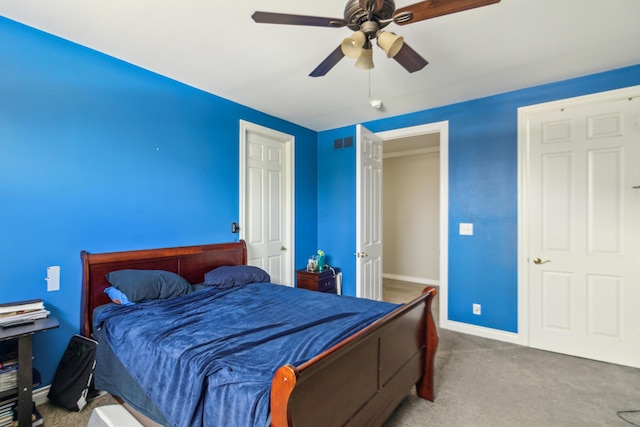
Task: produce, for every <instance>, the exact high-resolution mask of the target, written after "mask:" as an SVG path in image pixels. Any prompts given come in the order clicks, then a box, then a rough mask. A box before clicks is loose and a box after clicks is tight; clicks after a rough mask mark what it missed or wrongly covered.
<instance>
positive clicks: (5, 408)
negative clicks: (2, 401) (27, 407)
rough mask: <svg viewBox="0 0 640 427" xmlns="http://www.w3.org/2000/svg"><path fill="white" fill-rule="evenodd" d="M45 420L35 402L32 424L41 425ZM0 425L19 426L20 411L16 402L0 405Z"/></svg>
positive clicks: (5, 426)
mask: <svg viewBox="0 0 640 427" xmlns="http://www.w3.org/2000/svg"><path fill="white" fill-rule="evenodd" d="M43 421H44V420H43V419H42V415H40V412H38V410H37V409H36V405H35V403H33V404H32V406H31V426H32V427H36V426H41V425H42V424H43ZM0 427H18V411H17V408H16V404H15V403H8V404H6V405H0Z"/></svg>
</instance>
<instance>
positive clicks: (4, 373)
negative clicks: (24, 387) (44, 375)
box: [0, 340, 42, 427]
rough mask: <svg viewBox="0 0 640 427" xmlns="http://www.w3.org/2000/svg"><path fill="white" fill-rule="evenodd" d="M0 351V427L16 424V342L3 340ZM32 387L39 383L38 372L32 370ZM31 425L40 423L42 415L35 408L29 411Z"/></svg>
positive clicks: (11, 426)
mask: <svg viewBox="0 0 640 427" xmlns="http://www.w3.org/2000/svg"><path fill="white" fill-rule="evenodd" d="M2 344H3V346H2V349H1V351H0V427H16V426H17V425H18V421H17V419H18V408H17V407H18V343H17V341H16V340H12V341H4V342H2ZM32 379H33V384H32V387H37V386H39V385H40V372H38V370H37V369H35V368H34V369H33V371H32ZM31 419H32V424H31V425H32V426H37V425H40V424H42V417H41V416H40V414H39V413H38V411H37V410H36V408H35V405H34V406H33V408H32V413H31Z"/></svg>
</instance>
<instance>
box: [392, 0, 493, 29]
mask: <svg viewBox="0 0 640 427" xmlns="http://www.w3.org/2000/svg"><path fill="white" fill-rule="evenodd" d="M494 3H500V0H425V1H423V2H420V3H416V4H412V5H411V6H406V7H402V8H400V9H398V10H396V12H395V14H394V15H399V14H406V13H407V12H411V13H412V14H413V17H412V18H411V19H402V20H398V21H396V24H398V25H406V24H411V23H412V22H418V21H424V20H425V19H430V18H436V17H438V16H442V15H448V14H450V13H456V12H462V11H464V10H468V9H474V8H476V7H482V6H488V5H490V4H494Z"/></svg>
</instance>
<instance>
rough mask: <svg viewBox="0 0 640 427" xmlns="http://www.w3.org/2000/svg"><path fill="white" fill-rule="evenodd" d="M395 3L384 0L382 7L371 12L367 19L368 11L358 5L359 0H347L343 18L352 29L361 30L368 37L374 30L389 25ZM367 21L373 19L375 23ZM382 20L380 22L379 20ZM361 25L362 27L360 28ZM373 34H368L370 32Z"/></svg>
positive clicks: (372, 35)
mask: <svg viewBox="0 0 640 427" xmlns="http://www.w3.org/2000/svg"><path fill="white" fill-rule="evenodd" d="M395 10H396V5H395V3H394V1H393V0H384V2H383V4H382V8H381V9H380V10H378V11H377V12H374V13H373V14H372V17H371V19H369V12H368V11H366V10H364V9H362V8H361V7H360V1H359V0H349V1H348V2H347V5H346V6H345V8H344V20H345V21H346V22H347V26H348V27H349V28H350V29H351V30H352V31H360V30H362V31H363V32H364V33H365V34H367V35H368V36H370V37H375V32H376V31H377V30H380V29H382V28H384V27H386V26H387V25H389V24H390V23H391V22H392V21H391V19H392V18H393V13H394V12H395ZM367 21H373V22H375V23H376V24H377V25H375V30H374V29H373V28H374V26H373V25H372V24H367ZM380 21H382V22H380ZM361 27H362V28H361ZM372 32H373V34H370V33H372Z"/></svg>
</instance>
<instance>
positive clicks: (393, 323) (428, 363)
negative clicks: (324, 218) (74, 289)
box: [81, 241, 438, 427]
mask: <svg viewBox="0 0 640 427" xmlns="http://www.w3.org/2000/svg"><path fill="white" fill-rule="evenodd" d="M81 259H82V264H83V277H82V310H81V312H82V319H81V333H82V334H83V335H85V336H94V337H97V338H98V341H99V342H100V345H99V346H98V348H99V349H100V351H99V352H98V356H97V358H98V360H97V366H96V378H98V376H99V375H102V378H107V380H106V381H110V380H112V379H114V378H118V379H120V378H126V380H125V383H126V385H125V386H118V387H115V386H114V389H113V390H109V389H107V390H106V391H109V392H110V393H111V394H114V395H115V396H117V398H119V399H121V400H123V401H124V402H126V403H128V404H129V406H131V407H133V408H134V409H135V410H137V411H139V412H141V413H142V414H144V415H146V416H147V417H149V418H150V419H152V420H154V421H155V422H158V423H160V424H175V425H191V424H192V423H195V425H197V424H198V423H203V421H202V420H203V419H206V420H207V421H206V422H204V423H205V424H207V425H217V424H216V423H214V422H212V421H211V418H209V417H210V416H212V414H214V413H216V412H217V413H222V412H225V413H226V412H230V413H231V414H233V412H231V409H234V408H235V409H237V408H241V409H240V410H239V412H238V411H237V413H238V414H240V413H244V412H247V411H248V412H250V413H252V414H254V413H255V414H257V417H258V418H257V419H258V420H259V422H262V420H264V424H263V425H266V424H270V425H272V426H276V427H278V426H316V425H317V426H332V425H354V426H360V425H362V426H375V425H381V424H382V423H383V422H384V421H385V420H386V419H387V418H388V416H389V415H390V414H391V413H392V412H393V410H394V409H395V408H396V407H397V406H398V405H399V403H400V402H401V401H402V400H403V398H404V397H405V396H406V395H407V394H408V393H409V392H410V390H411V388H412V387H413V386H414V385H415V386H416V392H417V394H418V396H420V397H422V398H424V399H427V400H431V401H432V400H433V399H434V370H433V366H434V358H435V353H436V348H437V345H438V335H437V331H436V326H435V322H434V319H433V316H432V313H431V303H432V300H433V298H434V296H435V295H436V291H435V288H433V287H427V288H426V289H425V290H424V292H423V294H422V295H421V296H420V297H418V298H416V299H415V300H414V301H412V302H410V303H407V304H403V305H400V306H397V307H396V306H391V307H390V306H389V305H385V304H386V303H379V302H373V301H368V300H363V299H356V298H352V297H345V296H338V295H325V294H321V293H319V292H313V291H307V290H303V289H296V288H288V287H285V286H280V285H273V284H269V283H251V284H250V285H246V286H242V287H238V288H232V289H223V290H222V291H218V290H209V289H205V290H200V291H198V292H193V293H190V294H188V295H185V296H181V297H179V298H174V299H171V300H168V301H162V302H161V304H167V305H166V306H162V308H160V305H153V306H152V304H151V303H149V305H148V307H147V306H145V307H144V310H145V311H144V313H145V315H144V316H141V317H139V318H138V320H135V321H134V322H139V321H140V320H139V319H143V318H147V317H149V318H151V317H152V316H151V313H153V312H154V311H157V312H158V313H173V312H175V313H181V314H180V315H178V316H176V322H178V323H176V324H177V325H179V327H174V328H173V329H172V330H171V332H170V333H171V334H174V333H176V334H183V336H187V335H184V334H189V335H188V336H190V337H193V339H189V340H186V339H183V341H190V342H191V341H194V342H198V344H197V346H204V347H197V348H198V349H199V348H206V349H207V351H204V352H195V353H194V350H193V349H192V348H190V349H188V350H185V353H181V354H179V355H178V356H175V355H173V356H171V355H169V354H168V353H171V352H172V351H173V350H174V349H175V348H177V347H175V346H174V347H170V348H168V352H167V354H166V355H162V356H161V358H160V359H157V360H155V362H154V363H148V365H153V366H160V365H161V364H162V360H163V358H167V360H169V359H168V358H169V357H177V358H176V359H174V361H173V364H174V365H175V369H164V370H162V372H163V373H162V374H161V375H160V374H158V375H156V378H155V379H153V378H151V379H147V380H145V379H144V378H140V377H141V375H140V374H139V373H138V374H136V373H133V372H128V371H129V368H131V366H129V365H128V364H135V363H136V362H135V358H134V357H132V356H125V355H123V354H120V355H117V356H116V352H114V351H113V350H114V348H111V347H118V344H117V342H118V341H120V340H121V336H120V335H118V334H119V332H117V331H122V330H127V331H129V330H135V331H136V333H137V334H138V335H140V336H138V335H136V337H137V338H136V340H138V339H140V340H142V337H141V336H142V335H144V333H146V332H144V331H145V327H144V326H143V325H141V324H140V327H139V328H138V327H137V324H136V323H134V325H136V326H135V327H127V328H123V327H122V326H121V327H120V329H118V327H117V326H116V325H118V323H117V322H118V321H122V322H124V321H125V320H124V319H125V318H126V317H127V316H131V315H130V314H127V316H125V315H124V314H122V315H121V313H124V312H126V311H127V310H128V311H131V312H135V310H138V313H140V308H141V307H142V305H144V304H146V303H144V302H143V304H142V305H141V306H140V307H137V308H135V309H133V308H131V307H121V306H116V305H114V304H113V303H112V301H111V299H110V298H109V297H108V296H107V295H106V294H105V293H104V291H105V289H106V288H108V287H110V283H109V282H108V281H107V279H106V277H105V276H106V275H107V274H108V273H110V272H114V271H119V270H162V271H167V272H172V273H175V274H177V275H179V276H181V277H183V278H184V279H186V280H187V281H188V282H189V283H191V284H199V283H202V282H203V278H204V276H205V275H206V274H207V273H208V272H210V271H212V270H214V269H216V268H217V267H222V266H244V265H246V263H247V250H246V245H245V243H244V242H243V241H239V242H232V243H221V244H211V245H198V246H187V247H176V248H164V249H149V250H136V251H125V252H111V253H96V254H90V253H87V252H86V251H83V252H82V253H81ZM270 294H275V295H276V296H275V297H274V298H273V300H277V301H278V303H281V301H287V300H288V298H289V296H288V295H290V294H291V295H293V296H292V297H291V298H293V299H292V300H291V301H293V302H292V303H289V304H285V305H284V306H281V308H278V309H273V310H271V313H273V312H278V313H280V312H281V313H287V314H286V315H285V316H295V313H296V311H297V312H301V313H303V314H304V317H305V318H308V319H303V320H304V321H306V320H308V321H310V322H311V320H310V319H311V318H312V316H313V313H312V312H313V307H315V306H319V307H326V309H327V311H329V310H330V309H331V307H334V306H336V307H337V309H336V310H338V311H337V312H335V313H334V314H332V315H331V316H332V318H331V319H334V320H335V319H338V318H339V319H340V321H339V322H336V321H334V320H331V319H329V320H317V321H313V322H314V323H313V325H312V326H313V327H307V326H304V327H299V328H298V329H300V330H303V331H305V332H308V331H311V330H314V327H316V326H317V327H319V328H320V329H322V330H323V331H324V330H325V329H327V328H329V330H331V329H330V328H332V327H333V326H328V325H333V324H336V323H340V324H341V325H343V324H347V325H349V322H351V323H352V325H351V326H350V327H351V329H352V330H341V331H337V332H335V333H334V334H333V335H332V336H331V337H328V338H326V339H325V338H322V337H321V336H320V334H318V335H317V336H316V335H314V337H313V339H308V338H304V339H302V340H301V341H295V338H287V340H288V341H282V342H286V345H282V344H280V346H279V347H278V349H279V350H278V351H276V352H273V351H271V350H263V349H262V348H261V347H259V346H258V345H260V342H259V341H260V340H257V341H256V340H255V337H253V336H251V338H247V340H246V342H244V341H243V342H244V345H245V347H244V350H243V351H241V352H234V357H235V356H236V355H237V354H245V353H246V354H248V353H252V352H253V353H257V354H259V355H261V356H262V355H268V356H264V357H262V358H260V359H259V360H260V363H261V364H262V363H264V364H265V366H267V367H266V368H261V369H254V371H253V372H249V374H250V375H255V379H254V378H253V377H250V379H249V380H247V379H246V375H247V372H242V374H243V375H245V377H243V381H245V382H246V383H247V384H250V386H249V388H250V389H251V388H252V387H253V386H254V385H256V384H257V385H256V387H253V388H257V387H260V397H261V398H260V399H259V400H260V401H265V400H266V406H267V412H268V413H267V414H264V409H263V410H262V412H260V409H256V408H257V407H258V406H260V405H258V403H253V404H252V403H251V402H245V401H244V400H243V399H244V398H245V397H246V396H249V395H250V393H244V392H243V393H241V394H242V398H233V399H231V400H230V401H229V402H231V403H219V404H217V405H223V406H224V411H220V408H215V407H214V406H216V403H212V402H227V401H226V400H223V398H224V399H226V398H228V397H229V396H228V395H229V394H230V393H229V392H228V391H227V390H226V389H225V390H224V391H223V392H218V391H216V393H219V394H217V395H215V399H208V400H206V399H205V400H202V399H201V400H198V397H197V393H196V392H194V391H193V390H187V389H190V388H193V387H192V384H193V383H194V382H195V383H197V384H196V387H195V388H196V389H198V390H197V392H198V393H202V391H201V390H204V391H207V390H209V389H212V388H213V385H212V384H213V383H214V382H216V381H218V380H215V379H212V378H214V377H215V376H216V375H217V374H216V375H209V374H210V373H209V372H208V371H207V372H208V373H207V374H206V375H198V374H197V373H198V372H202V370H203V369H209V368H207V367H205V368H203V367H198V368H190V367H189V366H187V363H186V360H191V359H207V358H208V359H212V358H213V356H211V357H210V356H209V355H210V353H211V351H213V352H215V351H216V350H215V348H214V347H207V346H208V345H209V344H210V343H211V342H212V341H215V340H214V339H205V338H202V341H198V340H199V339H201V338H200V336H201V335H202V333H203V330H204V329H210V330H216V331H220V330H221V328H213V327H212V328H203V327H202V326H200V327H199V328H198V329H197V330H196V332H188V333H187V329H186V327H187V326H186V324H188V323H193V322H196V321H197V319H199V318H200V312H198V311H194V310H199V309H200V308H199V307H203V310H204V307H208V306H207V305H205V303H204V302H206V301H209V300H211V301H212V303H211V304H215V303H217V301H219V300H222V299H223V298H224V299H226V298H235V299H237V301H239V302H238V303H239V304H248V303H250V302H251V300H252V299H253V300H256V301H257V302H258V303H259V306H269V305H270V304H271V299H270V298H271V297H270V296H269V295H270ZM285 294H286V295H285ZM327 298H329V299H327ZM356 300H359V301H356ZM178 301H180V303H181V304H182V302H183V301H184V302H185V304H186V303H188V304H191V305H189V306H188V307H189V309H188V311H185V307H186V306H185V305H183V306H178V305H177V304H178ZM154 304H155V303H154ZM207 304H208V302H207ZM274 304H275V302H274ZM323 304H324V305H323ZM345 304H348V305H345ZM359 304H364V305H363V306H362V307H363V309H362V310H360V312H358V314H354V313H356V312H357V311H358V310H356V309H355V308H353V309H352V308H351V307H355V306H358V305H359ZM259 306H258V305H257V306H256V308H255V309H250V310H248V312H246V313H245V314H243V315H242V316H246V317H247V319H250V318H251V316H252V315H253V317H261V316H264V314H258V309H259V308H258V307H259ZM299 307H308V308H302V309H300V308H299ZM341 307H342V308H341ZM345 307H347V308H345ZM254 310H255V313H253V311H254ZM376 310H378V311H377V312H376ZM220 311H222V310H221V309H220V310H219V309H216V310H212V309H207V312H215V313H218V312H220ZM320 311H324V309H323V310H320ZM346 312H349V313H348V315H347V314H346ZM352 312H353V313H352ZM94 313H96V314H95V315H96V316H97V317H96V319H95V322H94V319H93V316H94ZM372 313H373V314H372ZM376 313H377V314H376ZM115 314H118V315H115ZM274 315H275V314H274ZM224 316H226V317H225V319H228V320H229V321H228V322H218V324H222V323H227V324H228V326H233V327H234V329H233V331H231V332H229V334H231V335H233V336H234V342H235V341H237V340H240V341H242V340H243V338H240V339H238V338H236V337H238V336H240V335H239V334H238V332H237V330H236V329H237V328H235V326H237V325H239V324H242V323H244V318H243V317H237V315H236V314H233V316H231V315H228V314H224ZM269 316H271V314H269ZM350 316H352V317H355V318H354V319H353V320H350V319H351V317H350ZM358 316H360V317H358ZM362 316H365V317H362ZM366 316H374V317H372V318H371V319H373V320H371V319H369V320H367V319H366ZM113 319H118V320H117V321H116V320H113ZM287 319H288V317H287ZM129 320H131V319H129ZM129 320H127V321H129ZM187 320H188V321H187ZM192 320H193V322H192ZM103 322H104V323H103ZM108 322H115V323H113V325H111V326H109V323H108ZM179 322H183V323H184V326H183V323H179ZM363 322H366V326H364V327H363V325H364V324H363ZM162 323H163V325H164V324H165V323H172V322H165V321H163V322H162ZM281 323H283V324H284V323H290V322H288V321H287V322H281ZM124 324H125V323H121V325H124ZM155 325H157V324H155ZM270 325H271V323H270ZM305 325H306V324H305ZM314 325H315V326H314ZM109 329H111V332H109ZM267 329H269V330H272V329H273V328H272V327H271V326H270V327H269V328H267ZM151 330H155V326H153V327H149V328H148V331H151ZM353 330H356V331H357V332H353ZM148 331H147V332H148ZM251 332H252V333H253V332H254V331H251ZM109 333H111V334H112V337H111V338H109V335H108V334H109ZM216 333H221V332H216ZM114 334H116V335H117V337H118V338H117V339H115V338H113V336H116V335H114ZM163 334H165V335H166V334H168V332H163ZM234 334H235V335H234ZM277 334H278V337H280V335H283V334H280V331H277ZM122 339H124V338H122ZM215 339H216V340H217V339H220V337H217V338H215ZM110 340H111V341H110ZM252 340H253V341H252ZM322 340H324V341H322ZM254 341H255V342H256V344H255V345H256V347H255V349H256V350H255V351H252V350H251V349H252V348H253V347H251V346H252V345H254V344H253V343H254ZM264 341H271V338H269V339H268V340H264ZM158 342H160V341H157V340H156V341H154V342H153V344H147V343H142V342H141V343H140V347H139V348H140V349H141V350H140V351H144V349H145V348H147V349H150V350H149V354H148V355H145V356H144V357H138V360H147V359H146V358H152V357H157V355H156V353H159V352H160V350H158V349H159V348H160V346H158V345H157V343H158ZM317 343H321V344H317ZM103 344H106V345H103ZM311 344H313V345H311ZM124 345H125V344H121V346H124ZM133 345H136V346H137V345H138V342H137V341H132V342H129V343H127V344H126V346H133ZM189 345H192V344H191V343H190V344H189ZM314 345H317V346H321V345H324V346H325V347H326V348H323V349H322V350H317V348H314ZM137 348H138V347H136V349H137ZM300 349H302V350H300ZM294 350H295V352H298V353H296V354H295V356H290V355H289V353H290V352H294ZM136 351H137V350H136ZM175 351H178V350H175ZM187 353H189V354H192V356H193V354H197V357H188V356H185V354H187ZM216 357H217V356H216ZM238 357H240V356H238ZM127 358H129V362H127V363H128V364H127V363H123V361H126V360H127ZM148 360H151V359H148ZM237 360H243V359H241V358H239V359H237ZM209 362H211V360H209ZM125 365H127V367H125ZM183 365H184V366H183ZM172 366H173V365H172ZM261 366H262V365H261ZM245 370H246V371H250V370H249V369H248V367H246V369H245V367H243V366H241V365H235V366H233V367H232V368H228V369H226V370H224V369H223V371H225V372H224V374H225V375H226V376H229V373H231V376H234V375H236V373H237V375H240V372H239V371H245ZM166 371H175V372H173V373H172V375H175V377H172V379H166V378H165V377H164V375H165V372H166ZM219 371H220V370H219V369H218V370H216V372H219ZM100 372H102V373H100ZM194 373H195V374H194ZM167 375H168V374H167ZM181 375H184V376H185V378H187V379H184V378H182V377H181ZM188 375H191V376H188ZM152 376H153V375H152ZM265 376H268V382H267V384H266V386H265V384H264V379H265ZM142 377H144V375H143V376H142ZM202 377H206V381H204V382H199V381H201V379H202ZM225 378H226V377H225ZM153 381H155V382H156V383H161V384H154V383H153ZM225 381H227V383H235V382H237V381H236V378H235V377H233V379H231V380H227V379H225ZM141 383H142V384H141ZM227 383H225V386H226V385H227ZM96 385H98V383H97V382H96ZM163 387H164V388H165V389H166V388H168V389H169V395H171V394H172V395H173V400H174V401H175V400H176V399H175V396H180V398H181V399H182V398H183V397H184V398H185V401H186V402H191V400H194V399H195V400H194V408H196V410H194V411H195V412H194V411H191V412H190V413H189V415H188V416H189V417H193V419H186V418H184V416H182V415H181V416H182V417H183V418H180V419H179V420H178V421H176V418H175V414H173V413H171V409H166V408H163V407H162V403H163V401H162V398H157V397H154V395H153V393H154V389H156V388H163ZM243 387H244V385H243ZM216 390H218V389H216ZM242 390H244V388H243V389H242ZM265 390H266V393H265ZM165 391H166V390H165ZM190 393H191V394H190ZM193 393H196V394H193ZM245 395H246V396H245ZM185 396H186V397H185ZM249 397H250V396H249ZM234 399H235V400H234ZM165 400H166V399H165ZM164 403H165V404H166V402H164ZM241 405H245V406H246V405H249V406H248V407H246V408H247V409H242V408H245V407H243V406H241ZM174 406H175V405H174ZM264 406H265V403H264V402H263V404H262V407H264ZM236 407H237V408H236ZM168 413H169V415H170V416H167V414H168ZM172 416H173V417H174V418H171V417H172ZM232 416H233V415H232ZM218 423H222V421H218ZM227 424H228V422H227ZM234 424H235V422H234ZM254 425H259V423H256V424H254Z"/></svg>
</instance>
